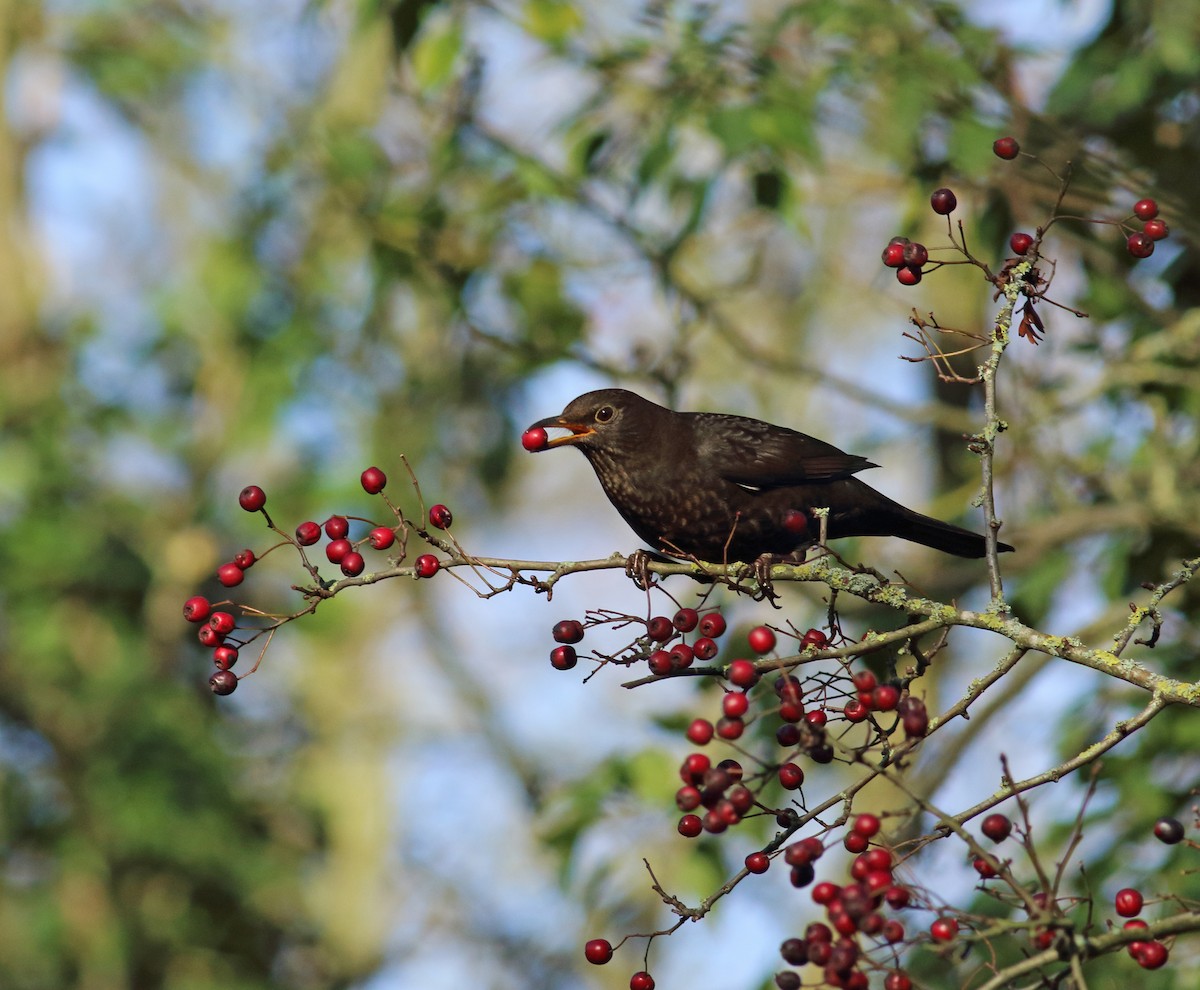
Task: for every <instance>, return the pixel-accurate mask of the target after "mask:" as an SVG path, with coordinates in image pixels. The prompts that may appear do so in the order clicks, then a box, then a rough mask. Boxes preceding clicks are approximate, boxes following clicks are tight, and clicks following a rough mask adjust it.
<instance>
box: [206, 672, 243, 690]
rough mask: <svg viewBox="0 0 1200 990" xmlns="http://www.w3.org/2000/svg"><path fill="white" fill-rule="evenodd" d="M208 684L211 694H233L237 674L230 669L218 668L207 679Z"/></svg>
mask: <svg viewBox="0 0 1200 990" xmlns="http://www.w3.org/2000/svg"><path fill="white" fill-rule="evenodd" d="M208 686H209V687H210V688H212V693H213V694H219V695H226V694H233V692H234V689H235V688H236V687H237V686H238V678H237V674H235V673H234V672H233V671H232V670H218V671H217V672H216V673H215V674H213V675H212V677H210V678H209V679H208Z"/></svg>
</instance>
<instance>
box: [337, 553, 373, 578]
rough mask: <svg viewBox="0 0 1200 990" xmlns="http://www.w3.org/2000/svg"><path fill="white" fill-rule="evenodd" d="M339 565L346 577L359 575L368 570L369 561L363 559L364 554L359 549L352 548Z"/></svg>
mask: <svg viewBox="0 0 1200 990" xmlns="http://www.w3.org/2000/svg"><path fill="white" fill-rule="evenodd" d="M338 566H339V567H340V568H341V569H342V573H343V574H345V575H346V577H358V576H359V575H360V574H361V573H362V572H363V571H364V570H366V567H367V562H366V561H365V560H364V559H363V555H362V554H361V553H359V552H358V551H357V550H351V551H350V552H349V553H348V554H346V556H344V557H343V558H342V559H341V562H340V563H339V564H338Z"/></svg>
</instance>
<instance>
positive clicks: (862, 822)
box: [851, 815, 886, 852]
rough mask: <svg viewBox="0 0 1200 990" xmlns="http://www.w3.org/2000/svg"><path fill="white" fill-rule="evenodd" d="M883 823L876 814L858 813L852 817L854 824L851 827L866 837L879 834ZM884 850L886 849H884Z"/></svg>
mask: <svg viewBox="0 0 1200 990" xmlns="http://www.w3.org/2000/svg"><path fill="white" fill-rule="evenodd" d="M882 826H883V823H882V822H881V821H880V820H879V816H878V815H859V816H858V817H857V818H855V819H854V824H853V825H852V826H851V828H852V829H853V830H854V831H855V832H857V833H858V834H859V835H865V836H866V837H867V838H868V839H870V838H873V837H874V836H876V835H878V834H879V829H880V828H881V827H882ZM884 851H885V852H886V850H884Z"/></svg>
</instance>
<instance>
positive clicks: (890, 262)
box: [883, 241, 904, 268]
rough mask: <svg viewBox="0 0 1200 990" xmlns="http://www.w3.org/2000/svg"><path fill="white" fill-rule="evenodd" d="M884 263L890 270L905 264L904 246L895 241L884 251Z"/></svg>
mask: <svg viewBox="0 0 1200 990" xmlns="http://www.w3.org/2000/svg"><path fill="white" fill-rule="evenodd" d="M883 263H884V264H885V265H887V266H888V268H899V267H900V266H901V265H903V264H904V245H903V244H901V243H900V242H899V241H893V242H892V243H891V244H889V245H888V246H887V247H885V248H884V249H883Z"/></svg>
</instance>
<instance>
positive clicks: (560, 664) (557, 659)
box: [550, 646, 579, 670]
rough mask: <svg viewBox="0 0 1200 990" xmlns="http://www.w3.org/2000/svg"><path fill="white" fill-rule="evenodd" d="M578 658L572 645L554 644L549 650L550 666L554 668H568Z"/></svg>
mask: <svg viewBox="0 0 1200 990" xmlns="http://www.w3.org/2000/svg"><path fill="white" fill-rule="evenodd" d="M578 659H579V657H578V654H576V652H575V647H573V646H556V647H555V648H554V649H553V650H551V651H550V666H552V667H553V668H554V669H555V670H570V669H571V668H572V667H574V666H575V664H576V662H577V661H578Z"/></svg>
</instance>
